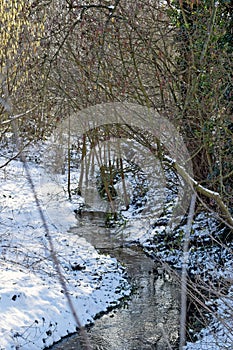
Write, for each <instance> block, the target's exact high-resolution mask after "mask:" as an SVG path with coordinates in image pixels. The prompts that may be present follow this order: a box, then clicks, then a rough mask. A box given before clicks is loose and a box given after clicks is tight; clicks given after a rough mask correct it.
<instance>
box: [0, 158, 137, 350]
mask: <svg viewBox="0 0 233 350" xmlns="http://www.w3.org/2000/svg"><path fill="white" fill-rule="evenodd" d="M5 160H6V159H5V158H4V157H1V158H0V161H1V164H3V163H5ZM27 164H28V167H29V171H30V175H31V177H32V180H33V183H34V185H35V189H36V192H37V194H38V198H39V201H40V203H41V205H42V208H43V212H44V214H45V216H46V221H47V224H48V228H49V232H50V235H51V237H52V241H53V245H54V247H55V250H56V252H57V257H58V259H59V262H60V265H61V269H62V273H63V276H64V277H65V280H66V282H67V287H68V290H69V294H70V296H71V299H72V302H73V305H74V307H75V309H76V312H77V314H78V317H79V320H80V322H81V324H82V325H84V324H90V323H92V322H93V320H94V317H95V316H96V315H97V314H98V313H100V312H102V311H106V310H107V308H108V307H109V306H112V305H116V304H117V303H118V302H119V300H120V299H121V298H122V297H123V296H125V295H129V293H130V286H129V284H128V282H127V279H126V276H125V272H124V269H123V267H121V266H119V264H118V262H117V261H116V259H114V258H111V257H110V256H106V255H100V254H99V253H98V252H97V251H96V250H95V248H94V247H93V246H91V245H90V244H89V243H88V242H87V241H86V240H85V239H84V238H80V237H77V236H75V235H74V234H72V233H71V232H68V230H69V228H70V227H72V226H75V225H76V219H75V216H74V213H73V210H74V206H75V204H72V203H70V202H69V201H68V200H67V198H66V196H65V192H64V191H63V188H62V186H61V184H60V183H56V182H55V181H54V178H50V176H49V175H48V174H47V173H46V171H45V169H44V168H43V167H42V166H39V165H37V164H35V163H32V162H31V163H30V162H29V163H27ZM0 182H1V195H0V213H1V222H0V251H1V262H0V280H1V286H0V311H1V319H0V349H1V350H8V349H15V350H16V349H24V350H27V349H28V350H29V349H30V350H33V349H35V350H39V349H44V348H45V347H47V346H50V345H52V344H53V343H54V342H57V341H58V340H60V339H61V338H62V337H64V336H66V335H67V334H69V333H73V332H75V331H76V324H75V322H74V319H73V316H72V314H71V312H70V310H69V307H68V305H67V300H66V297H65V295H64V291H63V290H62V288H61V285H60V283H59V281H58V277H57V274H56V271H55V268H54V264H53V261H52V259H51V254H50V246H49V244H48V239H47V237H46V236H45V230H44V226H43V223H42V221H41V218H40V215H39V212H38V208H37V206H36V204H35V198H34V196H33V194H32V190H31V188H30V184H29V181H28V178H27V174H26V173H25V169H24V167H23V164H22V162H20V161H19V160H13V161H12V162H10V163H9V164H8V165H7V167H4V168H2V169H1V172H0Z"/></svg>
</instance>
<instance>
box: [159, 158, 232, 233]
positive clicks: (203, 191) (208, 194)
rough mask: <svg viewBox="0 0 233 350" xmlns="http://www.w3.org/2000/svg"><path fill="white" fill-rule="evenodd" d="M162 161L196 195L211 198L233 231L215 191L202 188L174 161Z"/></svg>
mask: <svg viewBox="0 0 233 350" xmlns="http://www.w3.org/2000/svg"><path fill="white" fill-rule="evenodd" d="M164 161H165V163H166V164H167V165H169V166H171V167H172V168H173V169H175V170H176V171H177V173H178V174H179V175H180V176H181V177H182V178H183V179H184V180H185V181H186V182H187V183H188V184H189V185H190V186H191V187H192V188H193V189H194V190H195V191H196V192H198V193H200V194H202V195H204V196H205V197H207V198H211V199H213V200H215V202H216V203H217V205H218V206H219V208H220V210H221V214H222V217H223V218H224V220H225V221H226V222H227V224H228V225H229V227H230V228H231V229H233V217H232V215H231V213H230V211H229V209H228V207H227V206H226V204H225V203H224V202H223V200H222V198H221V196H220V194H219V193H218V192H215V191H211V190H209V189H208V188H206V187H203V186H202V185H200V184H199V183H198V182H197V181H196V180H194V179H193V178H192V176H190V175H189V173H188V172H187V171H186V170H185V168H184V167H183V166H181V165H179V164H178V163H177V162H176V161H175V160H174V159H171V158H169V157H168V156H165V157H164Z"/></svg>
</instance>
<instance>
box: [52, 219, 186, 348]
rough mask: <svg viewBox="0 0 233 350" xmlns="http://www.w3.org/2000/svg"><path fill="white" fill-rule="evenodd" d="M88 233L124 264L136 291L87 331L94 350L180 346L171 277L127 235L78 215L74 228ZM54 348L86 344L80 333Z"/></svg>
mask: <svg viewBox="0 0 233 350" xmlns="http://www.w3.org/2000/svg"><path fill="white" fill-rule="evenodd" d="M72 232H73V233H74V234H75V235H80V236H84V237H85V238H86V239H87V240H88V241H89V242H90V243H91V244H93V245H94V246H95V247H96V248H97V249H98V250H99V251H100V252H101V253H107V254H110V255H111V256H113V257H115V258H116V259H118V261H119V262H120V263H121V264H123V265H124V266H125V267H126V269H127V273H128V275H129V278H130V281H131V283H132V285H133V287H134V288H133V290H134V292H133V293H132V295H131V297H130V299H129V300H127V301H124V302H123V303H122V305H121V307H120V308H117V309H115V310H112V311H111V312H110V313H108V314H106V315H104V316H102V317H101V318H99V319H97V320H96V321H95V324H94V326H93V327H92V328H91V329H90V330H89V331H88V333H89V336H90V340H91V343H92V346H93V349H94V350H149V349H151V350H153V349H159V350H166V349H177V348H178V347H177V340H178V328H179V326H178V324H179V292H178V287H177V286H176V284H175V282H174V281H173V280H172V278H171V277H170V276H169V275H168V274H166V273H164V272H163V273H162V270H161V269H160V268H159V267H158V266H156V265H155V263H154V262H153V261H152V260H151V259H150V258H148V257H147V256H146V255H145V254H144V253H143V252H142V251H141V250H140V249H139V248H138V247H136V246H129V245H128V244H127V243H126V242H125V241H124V235H123V233H122V232H121V233H120V234H116V233H114V229H111V230H110V229H107V228H105V227H104V225H101V222H99V223H97V222H95V224H94V225H93V222H92V220H87V219H85V220H79V226H77V227H74V228H72ZM53 349H54V350H55V349H56V350H71V349H79V350H82V347H81V346H80V343H79V337H78V335H77V336H72V337H71V338H68V339H65V340H64V341H63V342H62V343H61V344H60V345H56V346H54V347H53Z"/></svg>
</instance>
